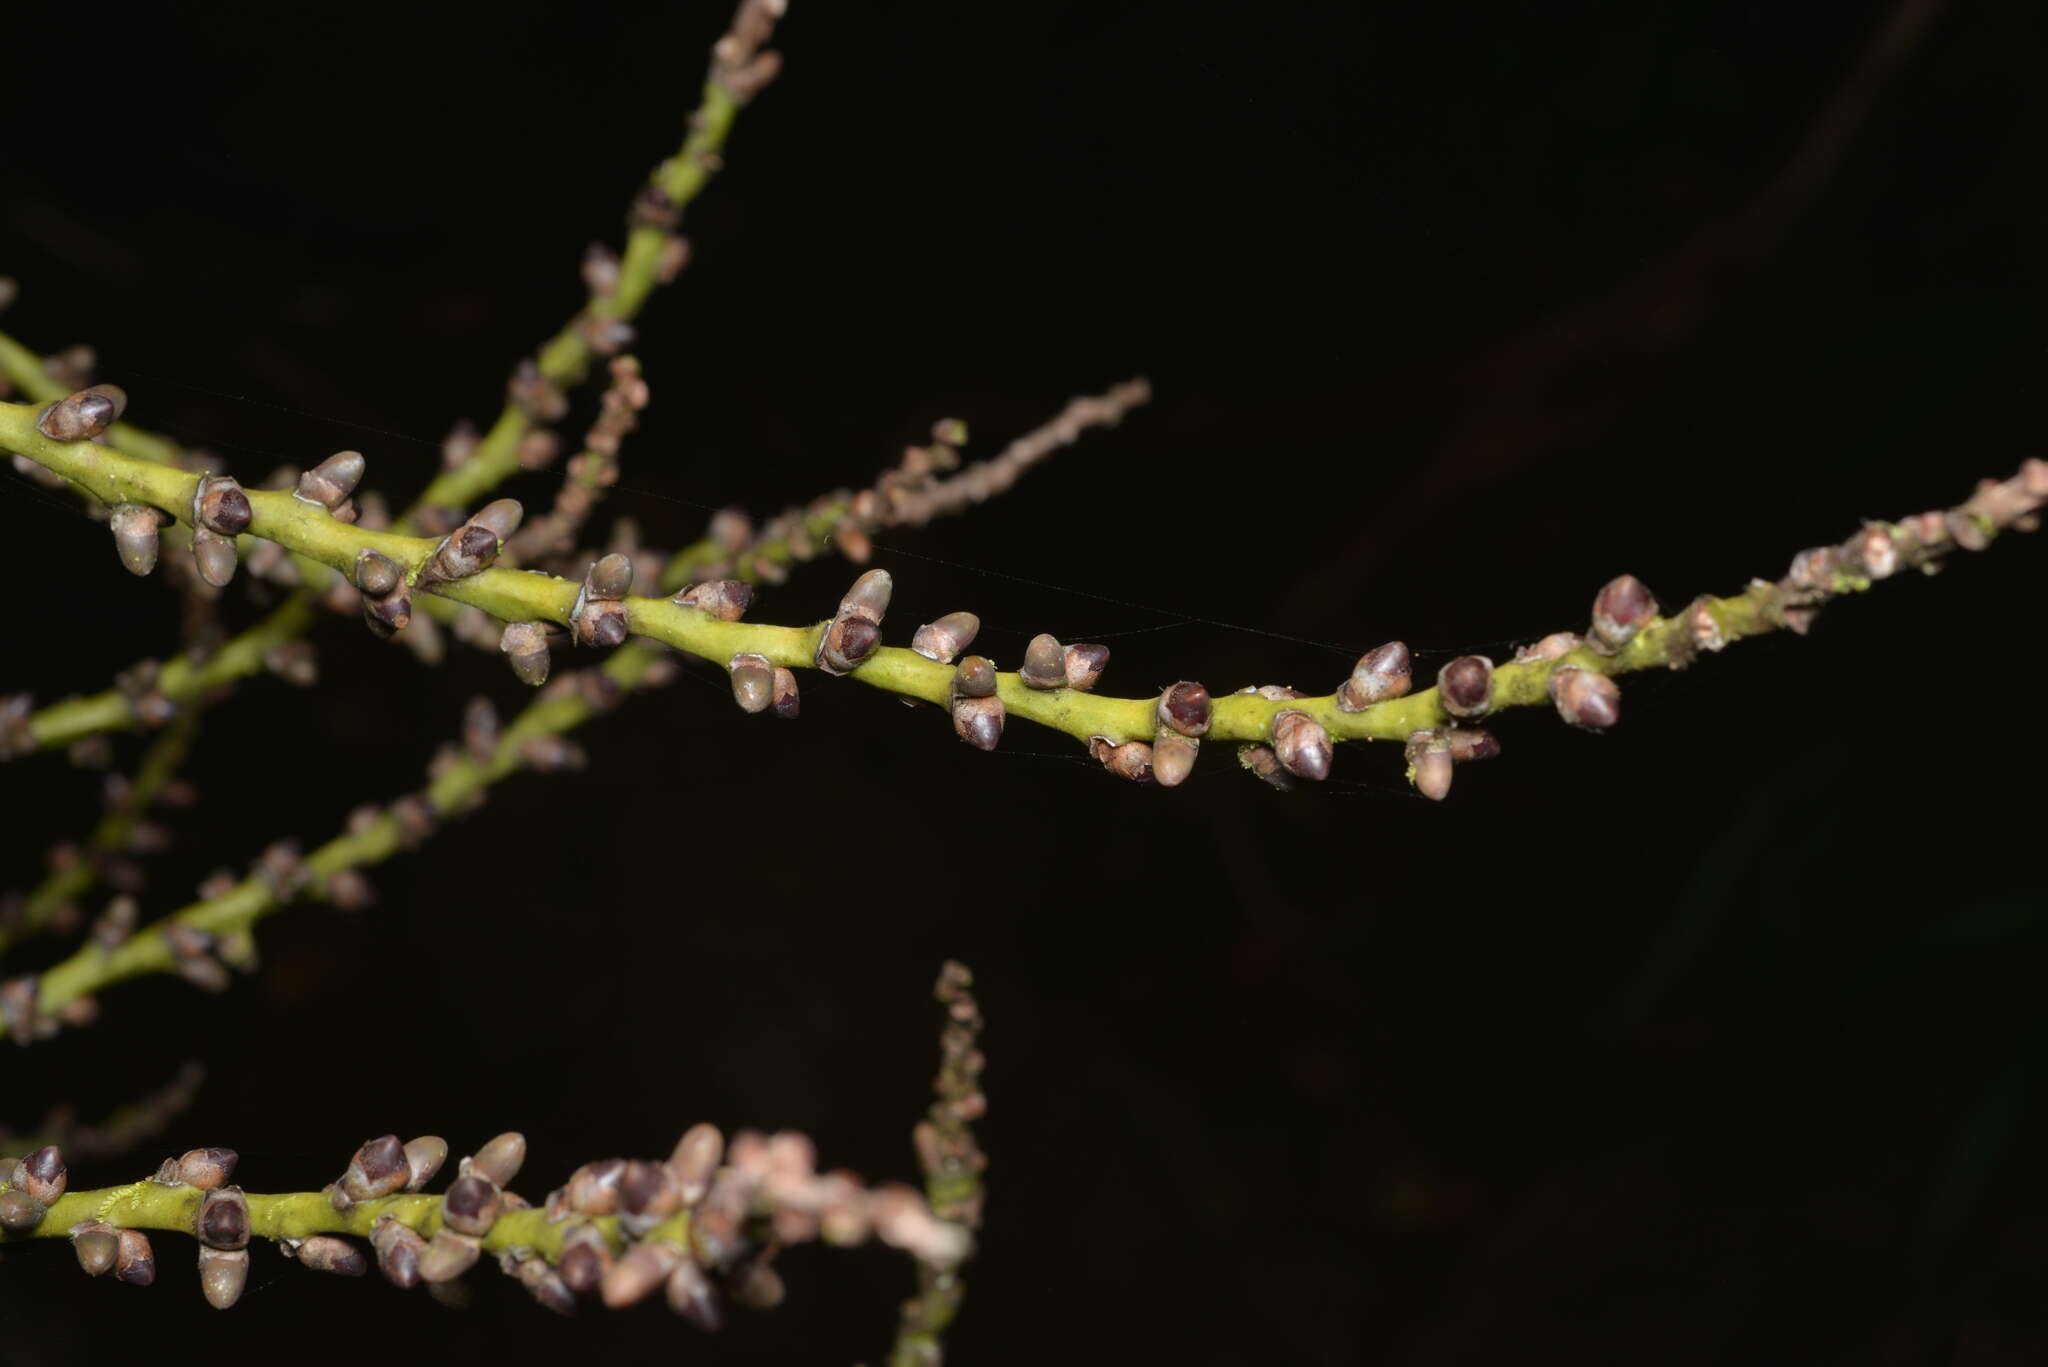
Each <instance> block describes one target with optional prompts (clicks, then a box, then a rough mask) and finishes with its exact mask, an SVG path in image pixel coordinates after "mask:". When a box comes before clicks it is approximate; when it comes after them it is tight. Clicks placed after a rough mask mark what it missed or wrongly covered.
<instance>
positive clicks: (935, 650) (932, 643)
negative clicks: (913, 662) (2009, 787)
mask: <svg viewBox="0 0 2048 1367" xmlns="http://www.w3.org/2000/svg"><path fill="white" fill-rule="evenodd" d="M980 631H981V619H980V618H979V617H977V616H975V615H974V614H973V613H971V612H949V613H947V614H946V615H945V616H944V617H941V618H940V619H939V620H938V621H936V622H926V623H925V624H924V625H923V626H921V627H919V628H918V629H917V632H916V634H915V635H913V636H912V637H911V638H910V648H911V649H912V650H914V651H916V652H917V653H918V654H920V655H922V656H924V657H925V658H926V659H927V660H936V661H938V662H939V663H940V664H942V665H949V664H951V663H953V661H954V660H955V659H957V658H958V657H959V654H960V652H961V651H963V650H965V649H967V647H968V646H970V645H972V644H974V638H975V636H976V635H977V634H979V633H980Z"/></svg>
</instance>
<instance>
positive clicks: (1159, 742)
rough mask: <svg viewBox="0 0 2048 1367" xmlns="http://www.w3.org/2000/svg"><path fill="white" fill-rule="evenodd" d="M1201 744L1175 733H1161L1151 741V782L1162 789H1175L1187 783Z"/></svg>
mask: <svg viewBox="0 0 2048 1367" xmlns="http://www.w3.org/2000/svg"><path fill="white" fill-rule="evenodd" d="M1201 744H1202V743H1201V742H1200V741H1198V740H1196V739H1195V738H1194V737H1193V736H1183V735H1181V734H1180V733H1178V732H1176V731H1161V732H1160V733H1159V734H1158V735H1157V736H1156V737H1154V738H1153V741H1152V780H1153V782H1155V783H1157V784H1158V785H1159V786H1160V787H1162V788H1177V787H1179V786H1180V785H1181V784H1183V783H1185V782H1187V777H1188V775H1189V774H1190V773H1191V772H1193V770H1194V767H1195V754H1196V752H1197V751H1198V750H1199V749H1200V748H1201Z"/></svg>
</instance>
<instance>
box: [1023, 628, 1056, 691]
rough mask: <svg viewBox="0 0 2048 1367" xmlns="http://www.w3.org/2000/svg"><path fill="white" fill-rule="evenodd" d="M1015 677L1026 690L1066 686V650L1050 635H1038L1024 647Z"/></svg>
mask: <svg viewBox="0 0 2048 1367" xmlns="http://www.w3.org/2000/svg"><path fill="white" fill-rule="evenodd" d="M1017 677H1018V678H1019V679H1021V680H1023V682H1024V686H1025V687H1026V688H1038V689H1052V688H1065V687H1066V686H1067V648H1066V647H1065V646H1063V645H1061V644H1060V643H1059V641H1058V640H1057V639H1056V638H1055V637H1053V636H1050V635H1047V634H1045V633H1040V634H1039V635H1037V636H1034V637H1032V638H1031V644H1030V645H1028V646H1025V647H1024V663H1023V664H1022V665H1021V666H1020V667H1019V668H1018V670H1017Z"/></svg>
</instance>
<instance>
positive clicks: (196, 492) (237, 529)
mask: <svg viewBox="0 0 2048 1367" xmlns="http://www.w3.org/2000/svg"><path fill="white" fill-rule="evenodd" d="M254 517H255V511H254V510H253V509H252V508H250V506H249V496H248V495H247V494H245V493H243V492H242V486H241V485H239V484H237V483H235V481H234V480H232V479H230V478H229V477H228V476H226V475H201V476H200V477H199V483H198V484H197V485H196V486H194V488H193V490H192V525H193V526H195V527H204V528H205V529H206V530H207V531H209V532H212V533H214V534H215V535H217V536H240V535H241V534H242V533H243V532H246V531H248V530H249V523H250V521H251V520H253V518H254Z"/></svg>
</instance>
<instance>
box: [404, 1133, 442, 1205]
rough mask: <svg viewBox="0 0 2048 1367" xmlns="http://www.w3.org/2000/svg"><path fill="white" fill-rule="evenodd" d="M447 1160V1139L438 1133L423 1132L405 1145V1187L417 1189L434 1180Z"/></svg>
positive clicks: (412, 1189)
mask: <svg viewBox="0 0 2048 1367" xmlns="http://www.w3.org/2000/svg"><path fill="white" fill-rule="evenodd" d="M447 1161H448V1141H447V1140H445V1139H443V1138H442V1137H441V1136H440V1135H438V1134H423V1135H421V1136H420V1137H419V1138H417V1139H413V1140H409V1141H407V1143H406V1146H405V1189H406V1190H407V1191H418V1190H420V1189H421V1188H422V1187H424V1186H426V1185H427V1183H429V1182H431V1181H433V1180H434V1174H435V1173H437V1172H439V1171H441V1165H442V1164H443V1163H445V1162H447Z"/></svg>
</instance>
